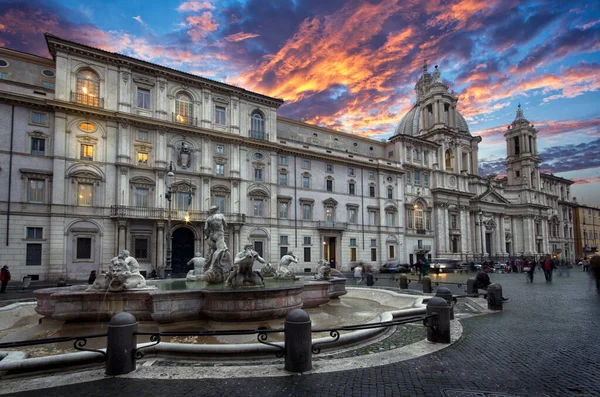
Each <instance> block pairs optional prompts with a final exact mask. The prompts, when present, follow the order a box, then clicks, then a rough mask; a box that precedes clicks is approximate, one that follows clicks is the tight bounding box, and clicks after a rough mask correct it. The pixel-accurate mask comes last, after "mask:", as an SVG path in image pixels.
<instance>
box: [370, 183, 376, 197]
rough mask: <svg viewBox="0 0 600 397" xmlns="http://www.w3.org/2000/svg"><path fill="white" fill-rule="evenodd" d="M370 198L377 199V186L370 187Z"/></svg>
mask: <svg viewBox="0 0 600 397" xmlns="http://www.w3.org/2000/svg"><path fill="white" fill-rule="evenodd" d="M369 197H375V185H371V186H369Z"/></svg>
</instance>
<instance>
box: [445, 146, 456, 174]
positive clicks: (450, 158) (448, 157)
mask: <svg viewBox="0 0 600 397" xmlns="http://www.w3.org/2000/svg"><path fill="white" fill-rule="evenodd" d="M444 159H445V160H446V170H449V171H452V170H454V166H453V165H452V164H453V163H454V155H453V154H452V150H450V149H448V150H446V153H445V155H444Z"/></svg>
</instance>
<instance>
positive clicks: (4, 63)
mask: <svg viewBox="0 0 600 397" xmlns="http://www.w3.org/2000/svg"><path fill="white" fill-rule="evenodd" d="M7 66H8V61H7V60H6V59H0V68H5V67H7Z"/></svg>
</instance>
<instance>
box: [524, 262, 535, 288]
mask: <svg viewBox="0 0 600 397" xmlns="http://www.w3.org/2000/svg"><path fill="white" fill-rule="evenodd" d="M523 271H524V272H525V273H527V280H529V282H530V283H533V275H534V274H535V273H534V272H535V261H532V260H528V261H527V262H526V263H525V266H524V267H523Z"/></svg>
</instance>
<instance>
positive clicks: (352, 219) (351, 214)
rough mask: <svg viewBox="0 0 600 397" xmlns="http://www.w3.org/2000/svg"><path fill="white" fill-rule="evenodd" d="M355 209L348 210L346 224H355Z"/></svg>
mask: <svg viewBox="0 0 600 397" xmlns="http://www.w3.org/2000/svg"><path fill="white" fill-rule="evenodd" d="M357 218H358V217H357V209H356V208H348V222H349V223H356V222H357Z"/></svg>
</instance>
